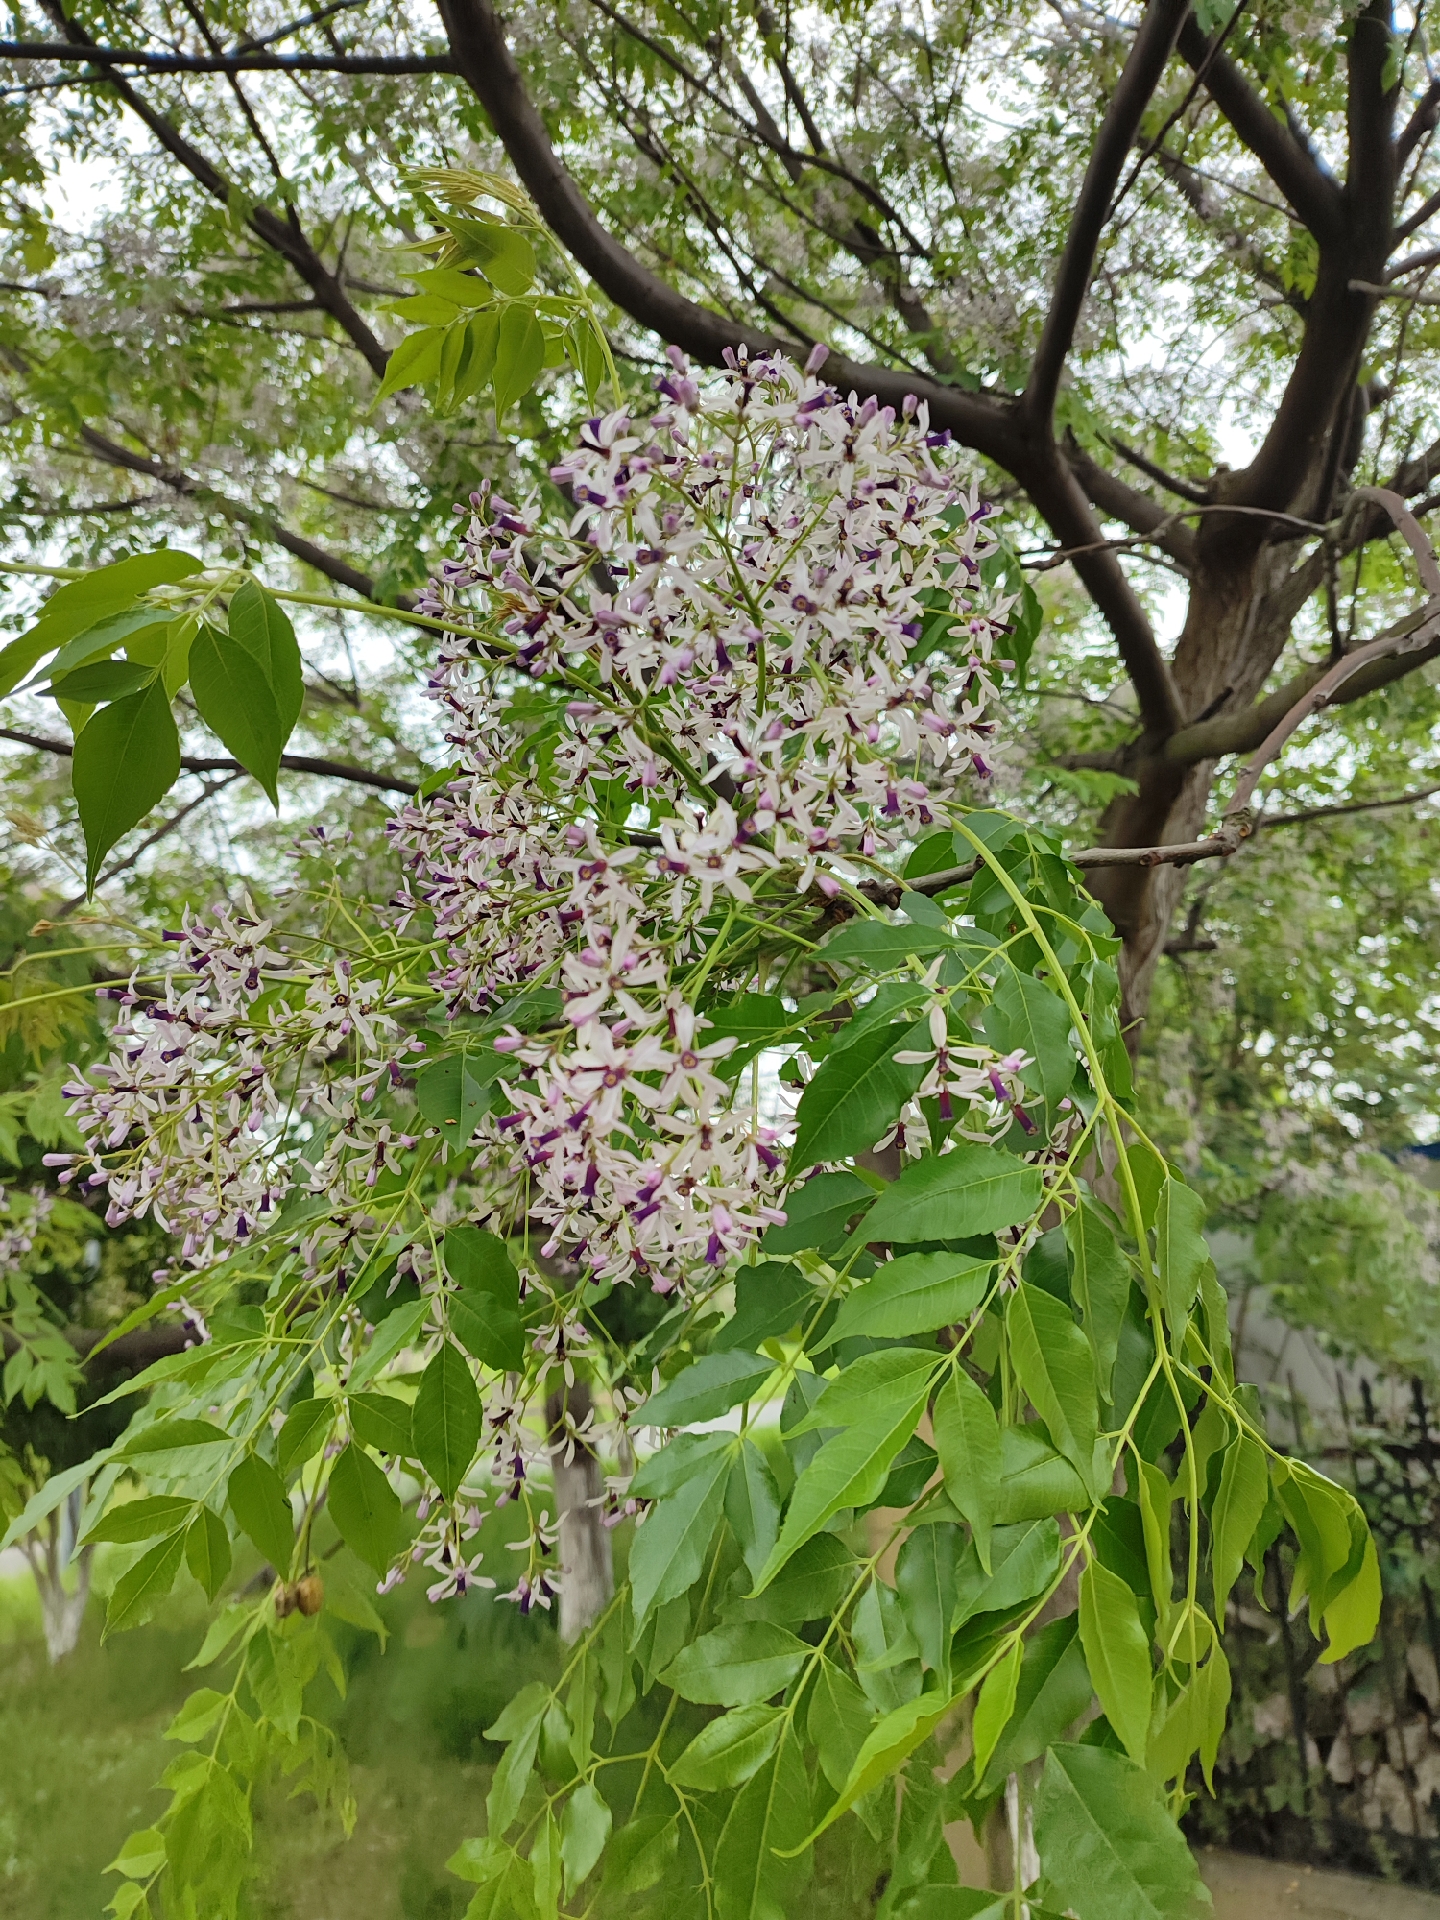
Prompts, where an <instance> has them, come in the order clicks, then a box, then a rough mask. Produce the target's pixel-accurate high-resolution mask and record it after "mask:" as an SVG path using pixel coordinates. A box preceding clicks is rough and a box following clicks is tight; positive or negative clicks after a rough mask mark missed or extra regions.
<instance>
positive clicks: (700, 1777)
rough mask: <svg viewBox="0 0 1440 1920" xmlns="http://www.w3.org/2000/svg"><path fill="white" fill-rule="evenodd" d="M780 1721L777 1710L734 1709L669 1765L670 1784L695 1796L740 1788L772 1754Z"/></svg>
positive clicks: (700, 1734) (701, 1731)
mask: <svg viewBox="0 0 1440 1920" xmlns="http://www.w3.org/2000/svg"><path fill="white" fill-rule="evenodd" d="M783 1720H784V1713H783V1710H782V1709H781V1708H779V1707H767V1706H751V1707H735V1708H734V1709H732V1711H731V1712H729V1713H722V1714H721V1716H720V1718H719V1719H718V1720H712V1721H711V1722H710V1724H709V1726H707V1727H702V1728H701V1729H700V1731H699V1733H697V1734H696V1736H695V1738H694V1739H693V1740H692V1741H691V1742H690V1744H689V1746H688V1747H686V1749H685V1751H684V1752H683V1753H682V1754H681V1755H680V1757H679V1759H678V1760H675V1761H672V1762H671V1765H670V1778H671V1780H672V1781H673V1782H674V1783H675V1785H676V1786H677V1787H688V1788H691V1789H692V1790H693V1791H694V1792H697V1793H716V1792H719V1791H722V1790H723V1789H725V1788H727V1787H739V1786H743V1785H744V1783H745V1782H746V1781H747V1780H748V1779H749V1778H750V1776H751V1775H752V1774H753V1773H754V1772H755V1770H756V1768H757V1767H759V1766H760V1765H761V1764H762V1762H764V1761H765V1760H767V1759H768V1758H769V1757H770V1755H771V1754H772V1753H773V1752H774V1750H775V1742H776V1741H777V1740H778V1738H779V1737H780V1727H781V1724H782V1722H783Z"/></svg>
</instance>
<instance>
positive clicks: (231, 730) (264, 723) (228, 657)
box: [190, 622, 285, 807]
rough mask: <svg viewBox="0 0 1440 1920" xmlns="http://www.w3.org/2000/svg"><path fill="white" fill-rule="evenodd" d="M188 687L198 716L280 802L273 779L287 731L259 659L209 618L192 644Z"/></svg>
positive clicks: (272, 801)
mask: <svg viewBox="0 0 1440 1920" xmlns="http://www.w3.org/2000/svg"><path fill="white" fill-rule="evenodd" d="M190 691H191V692H192V693H193V694H194V696H195V704H196V706H197V707H198V708H199V709H200V718H201V719H202V720H203V721H204V722H205V724H206V726H207V727H209V729H210V731H211V732H212V733H214V734H217V735H218V736H219V738H220V739H221V741H222V742H223V743H224V745H225V746H226V748H227V749H228V750H229V751H230V752H231V753H233V754H234V756H235V758H236V759H237V760H238V761H239V762H240V764H241V766H242V767H244V768H245V770H246V772H247V773H252V774H254V776H255V778H256V779H257V780H258V781H259V782H260V785H261V786H262V787H263V788H264V789H265V792H266V793H267V794H268V795H269V798H270V804H271V806H274V807H278V806H279V804H280V801H279V795H278V793H277V790H276V785H275V783H276V780H277V779H278V777H279V773H280V754H281V751H282V749H283V748H284V745H285V734H284V731H283V729H282V727H281V724H280V713H279V709H278V707H277V706H276V703H275V693H274V690H273V688H272V687H271V685H270V681H269V679H268V677H267V676H266V674H265V671H264V669H263V668H262V667H261V665H260V663H259V661H258V660H256V659H255V657H254V655H253V654H252V653H250V652H249V651H248V650H247V649H246V648H245V647H242V646H241V645H240V643H239V641H238V640H235V639H233V638H232V637H231V635H230V634H228V633H222V632H221V631H220V630H219V629H218V628H216V627H212V626H211V625H209V623H208V622H207V623H206V624H204V625H203V626H202V627H201V628H200V631H199V632H198V633H197V634H196V636H195V639H194V641H193V643H192V644H191V648H190Z"/></svg>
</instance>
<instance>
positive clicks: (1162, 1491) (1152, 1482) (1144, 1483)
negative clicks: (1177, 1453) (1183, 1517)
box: [1136, 1460, 1174, 1621]
mask: <svg viewBox="0 0 1440 1920" xmlns="http://www.w3.org/2000/svg"><path fill="white" fill-rule="evenodd" d="M1138 1473H1139V1485H1138V1487H1137V1489H1136V1492H1137V1494H1138V1504H1139V1507H1140V1526H1141V1530H1142V1533H1143V1536H1144V1540H1145V1560H1146V1564H1147V1565H1148V1566H1149V1569H1150V1591H1151V1593H1152V1595H1153V1596H1154V1600H1155V1608H1156V1612H1157V1613H1158V1615H1159V1617H1160V1619H1161V1621H1164V1620H1165V1619H1166V1618H1167V1617H1168V1616H1169V1612H1170V1595H1171V1589H1172V1587H1173V1584H1174V1575H1173V1573H1172V1572H1171V1567H1170V1505H1171V1498H1172V1496H1171V1490H1170V1482H1169V1481H1168V1480H1167V1479H1166V1478H1165V1475H1164V1474H1163V1473H1162V1472H1161V1471H1160V1469H1159V1467H1157V1466H1155V1465H1154V1464H1153V1462H1151V1461H1149V1460H1142V1461H1140V1463H1139V1469H1138Z"/></svg>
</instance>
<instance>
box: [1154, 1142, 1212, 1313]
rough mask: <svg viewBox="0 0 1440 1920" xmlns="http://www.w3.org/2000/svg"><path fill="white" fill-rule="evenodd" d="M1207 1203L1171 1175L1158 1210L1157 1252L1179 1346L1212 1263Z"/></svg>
mask: <svg viewBox="0 0 1440 1920" xmlns="http://www.w3.org/2000/svg"><path fill="white" fill-rule="evenodd" d="M1204 1225H1205V1202H1204V1201H1203V1200H1202V1199H1201V1197H1200V1195H1199V1194H1198V1193H1196V1192H1195V1190H1194V1188H1193V1187H1187V1186H1184V1185H1182V1183H1181V1182H1180V1181H1178V1180H1174V1179H1171V1178H1170V1177H1169V1176H1168V1175H1167V1176H1166V1179H1165V1184H1164V1185H1163V1186H1162V1187H1161V1189H1160V1198H1159V1201H1158V1203H1157V1205H1156V1209H1155V1251H1156V1255H1157V1258H1158V1260H1159V1263H1160V1285H1161V1288H1162V1290H1163V1293H1164V1299H1165V1318H1166V1320H1167V1321H1168V1322H1169V1325H1170V1334H1171V1338H1172V1339H1173V1340H1175V1341H1177V1342H1178V1340H1179V1339H1180V1337H1181V1335H1182V1334H1183V1333H1184V1331H1185V1328H1186V1327H1187V1325H1188V1324H1189V1321H1190V1308H1191V1304H1192V1303H1193V1301H1194V1299H1195V1295H1196V1293H1197V1292H1198V1291H1199V1287H1200V1276H1201V1274H1202V1273H1203V1272H1204V1270H1205V1268H1206V1266H1207V1265H1208V1264H1209V1260H1210V1249H1209V1247H1208V1246H1206V1244H1205V1236H1204V1234H1203V1233H1202V1232H1201V1228H1202V1227H1203V1226H1204Z"/></svg>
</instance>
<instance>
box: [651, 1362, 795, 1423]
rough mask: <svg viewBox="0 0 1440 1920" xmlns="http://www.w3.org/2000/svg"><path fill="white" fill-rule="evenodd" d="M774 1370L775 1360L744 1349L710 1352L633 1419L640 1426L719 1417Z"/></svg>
mask: <svg viewBox="0 0 1440 1920" xmlns="http://www.w3.org/2000/svg"><path fill="white" fill-rule="evenodd" d="M774 1371H775V1363H774V1361H773V1360H765V1359H762V1358H761V1356H760V1355H759V1354H756V1353H746V1352H744V1351H743V1350H742V1349H732V1350H731V1351H729V1352H725V1353H711V1354H707V1355H706V1357H705V1358H704V1359H703V1360H697V1361H695V1362H694V1363H693V1365H691V1366H688V1367H686V1369H685V1370H684V1372H683V1373H679V1374H677V1375H676V1376H675V1378H674V1379H673V1380H670V1381H667V1382H666V1384H665V1385H664V1386H663V1387H662V1388H661V1389H660V1391H659V1392H658V1393H655V1394H652V1395H651V1396H650V1398H649V1399H648V1400H647V1401H645V1402H644V1404H643V1405H642V1406H639V1407H637V1408H636V1409H635V1411H634V1413H632V1414H631V1416H630V1418H631V1421H632V1423H633V1424H634V1425H637V1426H646V1427H681V1426H686V1425H688V1424H689V1423H690V1422H691V1421H694V1420H715V1419H718V1417H719V1416H720V1415H721V1414H722V1413H726V1412H728V1411H729V1409H730V1408H731V1407H733V1406H736V1405H737V1404H738V1403H739V1402H740V1401H742V1400H748V1399H749V1398H750V1396H751V1395H752V1394H753V1393H754V1392H755V1391H756V1390H757V1389H758V1388H760V1387H762V1386H763V1385H764V1384H765V1382H766V1381H767V1380H768V1379H769V1378H770V1375H771V1374H772V1373H773V1372H774Z"/></svg>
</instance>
